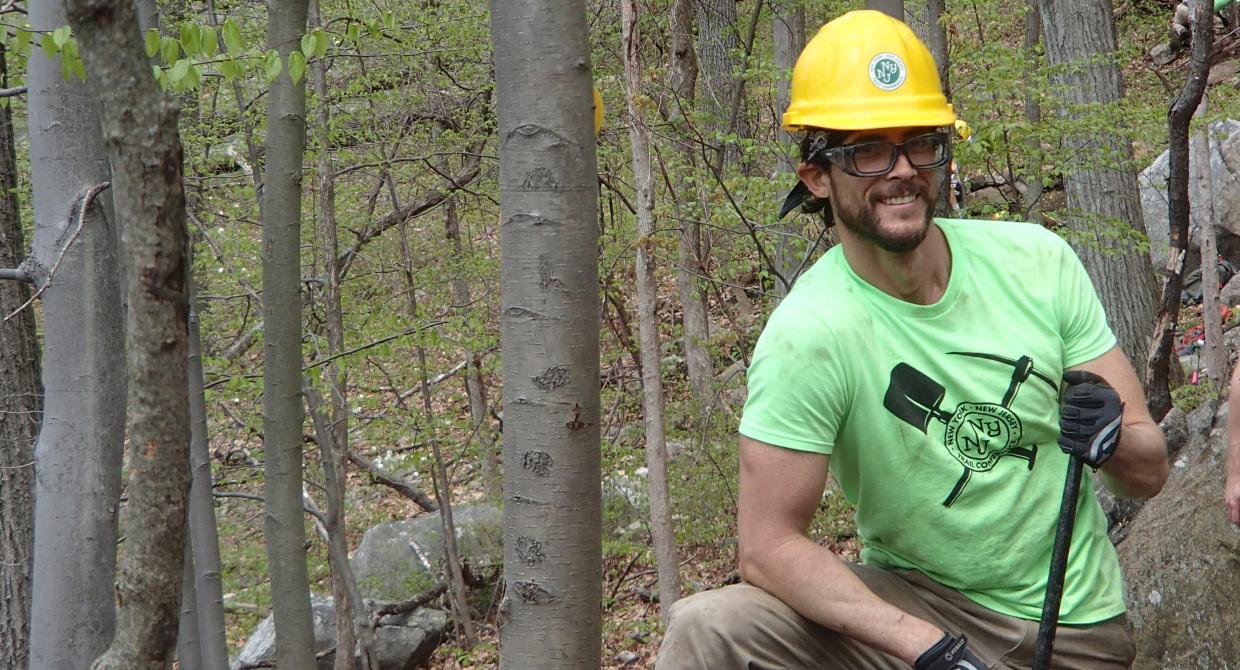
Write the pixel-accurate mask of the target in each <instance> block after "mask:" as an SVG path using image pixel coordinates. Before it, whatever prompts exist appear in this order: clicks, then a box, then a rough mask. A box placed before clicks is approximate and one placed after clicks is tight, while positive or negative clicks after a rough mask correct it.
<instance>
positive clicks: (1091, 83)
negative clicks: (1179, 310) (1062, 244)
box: [1038, 0, 1156, 374]
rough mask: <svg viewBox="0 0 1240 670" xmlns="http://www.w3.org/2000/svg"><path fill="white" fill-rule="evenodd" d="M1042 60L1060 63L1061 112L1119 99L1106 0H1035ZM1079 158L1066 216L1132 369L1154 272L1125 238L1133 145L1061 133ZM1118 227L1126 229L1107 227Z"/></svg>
mask: <svg viewBox="0 0 1240 670" xmlns="http://www.w3.org/2000/svg"><path fill="white" fill-rule="evenodd" d="M1038 10H1039V13H1040V14H1041V18H1042V36H1043V41H1044V43H1045V46H1046V55H1047V60H1048V61H1049V63H1050V65H1051V66H1053V67H1063V68H1065V69H1064V73H1063V74H1062V75H1061V76H1060V78H1059V82H1058V83H1060V84H1061V85H1062V87H1063V90H1064V96H1065V97H1064V99H1063V100H1062V104H1063V112H1062V113H1064V114H1067V115H1072V114H1075V113H1076V112H1075V111H1074V108H1078V107H1080V106H1084V105H1090V104H1099V103H1101V104H1109V103H1115V102H1118V101H1119V100H1120V99H1121V98H1122V97H1123V82H1122V80H1121V78H1120V72H1119V68H1118V67H1117V66H1116V65H1115V63H1114V62H1112V61H1111V60H1110V59H1111V58H1112V57H1113V56H1114V54H1115V51H1116V39H1115V21H1114V19H1113V15H1112V11H1111V3H1110V0H1077V1H1072V2H1069V1H1068V0H1038ZM1068 141H1069V143H1070V145H1071V146H1072V147H1073V148H1074V149H1076V152H1075V153H1076V156H1077V159H1078V160H1079V161H1080V162H1079V163H1078V164H1077V165H1076V166H1075V167H1074V168H1073V169H1072V172H1071V173H1070V174H1069V175H1068V176H1067V177H1066V178H1065V180H1064V181H1065V189H1066V192H1067V200H1068V208H1069V209H1070V210H1071V213H1070V216H1069V221H1070V224H1069V225H1071V226H1072V228H1073V229H1074V231H1075V232H1076V233H1078V235H1079V236H1080V239H1082V240H1084V241H1083V242H1080V243H1078V244H1076V245H1075V247H1076V251H1077V253H1078V254H1079V255H1080V257H1081V260H1082V262H1083V263H1084V264H1085V268H1086V270H1087V271H1088V272H1089V276H1090V279H1092V280H1093V283H1094V287H1095V289H1096V290H1097V291H1098V295H1099V297H1101V298H1102V304H1103V307H1104V308H1105V310H1106V315H1107V321H1108V322H1109V323H1110V325H1111V329H1112V330H1113V331H1115V335H1116V337H1117V338H1118V339H1119V344H1120V346H1121V347H1122V348H1123V350H1124V353H1126V354H1127V355H1128V357H1129V359H1130V360H1132V361H1133V364H1134V366H1135V367H1137V373H1138V374H1141V373H1142V372H1143V370H1142V369H1141V368H1142V367H1143V363H1142V361H1143V360H1144V356H1145V352H1147V351H1148V350H1149V343H1150V336H1149V324H1150V322H1152V321H1153V320H1154V294H1155V291H1156V288H1155V283H1154V270H1153V267H1152V266H1151V265H1150V260H1149V256H1148V255H1147V254H1146V253H1145V252H1143V251H1141V250H1140V249H1139V248H1138V246H1137V245H1135V244H1133V243H1132V242H1131V240H1130V239H1128V236H1129V235H1131V234H1136V235H1140V236H1144V235H1145V224H1144V222H1143V220H1142V218H1141V202H1140V199H1139V196H1138V191H1137V179H1136V174H1135V173H1134V172H1133V170H1132V168H1131V167H1130V166H1129V165H1128V164H1129V163H1131V161H1132V143H1131V142H1130V141H1129V140H1128V139H1127V138H1124V137H1121V136H1120V135H1118V134H1116V133H1112V132H1108V131H1107V129H1106V128H1102V127H1097V126H1095V127H1091V128H1089V130H1088V131H1087V132H1084V133H1081V134H1080V135H1078V136H1076V137H1074V138H1069V139H1068ZM1115 226H1119V227H1121V228H1122V230H1123V231H1124V233H1125V235H1124V236H1123V237H1122V238H1118V239H1117V238H1116V237H1115V236H1114V235H1113V234H1111V233H1109V232H1108V229H1113V228H1114V227H1115Z"/></svg>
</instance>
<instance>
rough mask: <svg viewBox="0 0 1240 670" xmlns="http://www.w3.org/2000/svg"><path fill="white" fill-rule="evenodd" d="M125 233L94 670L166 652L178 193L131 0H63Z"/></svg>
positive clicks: (181, 379) (177, 151) (177, 499)
mask: <svg viewBox="0 0 1240 670" xmlns="http://www.w3.org/2000/svg"><path fill="white" fill-rule="evenodd" d="M69 20H70V22H71V24H72V26H73V28H74V31H75V32H76V33H77V35H78V38H79V40H81V43H82V47H81V48H82V57H83V60H84V61H85V62H86V67H87V68H88V73H89V77H88V79H89V81H90V82H91V88H92V92H93V93H94V96H95V98H96V99H97V100H98V101H99V106H100V113H101V115H100V118H101V121H102V130H103V133H104V137H105V138H107V144H106V146H107V150H108V157H109V160H110V163H111V165H112V194H113V203H114V206H115V212H116V219H117V221H118V222H119V225H120V227H121V228H122V229H123V230H124V231H125V244H124V249H125V253H126V269H125V272H124V275H125V277H126V280H127V282H126V283H127V286H126V292H127V295H128V301H127V303H128V308H127V317H126V338H125V342H126V353H127V367H128V375H129V376H130V377H131V378H133V379H138V380H142V383H140V384H133V385H131V386H130V387H129V427H128V437H129V444H130V450H129V458H128V467H129V484H128V487H127V492H128V497H129V502H128V509H127V515H126V520H125V560H124V563H123V564H122V566H121V571H120V575H119V577H118V579H117V584H116V600H117V612H116V617H117V618H116V624H117V625H116V635H115V637H114V638H113V640H112V644H111V646H110V647H109V648H108V650H107V652H106V653H105V654H103V656H101V657H100V658H99V659H97V660H96V661H95V663H94V664H93V665H92V666H91V667H92V668H94V669H95V670H109V669H113V668H114V669H116V670H121V669H122V668H123V669H125V670H148V669H149V670H164V669H165V668H166V667H167V666H168V665H169V664H170V662H171V660H172V658H173V655H174V654H173V652H174V647H175V645H176V634H177V620H178V616H179V614H180V613H179V611H178V609H179V607H180V599H181V581H182V577H183V575H184V570H185V511H186V498H187V497H188V493H189V452H188V444H189V409H188V396H187V395H186V392H185V390H186V389H187V388H188V376H187V372H186V366H187V365H188V349H187V339H188V319H189V316H188V312H189V302H188V299H187V296H186V283H187V282H186V279H187V276H188V275H187V274H186V270H185V260H186V253H185V247H186V238H187V235H186V229H185V192H184V190H183V183H182V178H181V175H182V165H181V162H182V161H181V138H180V136H179V135H178V133H177V109H176V105H175V104H174V103H173V102H172V100H171V99H170V98H168V97H166V96H165V95H164V94H163V92H162V91H160V90H159V87H158V86H157V84H156V83H155V80H154V79H153V78H152V77H150V76H149V73H150V64H149V62H148V61H147V58H146V54H145V53H143V49H142V35H141V32H140V31H139V30H138V22H137V15H136V14H135V12H134V6H133V3H132V0H111V1H109V0H71V1H70V3H69Z"/></svg>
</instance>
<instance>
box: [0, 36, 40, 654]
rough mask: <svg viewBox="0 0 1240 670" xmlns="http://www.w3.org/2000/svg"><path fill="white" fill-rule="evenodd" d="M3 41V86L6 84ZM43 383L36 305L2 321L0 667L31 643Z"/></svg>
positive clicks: (3, 118)
mask: <svg viewBox="0 0 1240 670" xmlns="http://www.w3.org/2000/svg"><path fill="white" fill-rule="evenodd" d="M6 63H7V57H6V54H5V51H4V48H3V47H2V46H0V88H7V87H8V86H9V78H8V69H7V65H6ZM11 110H12V106H10V105H5V106H4V107H3V108H0V268H17V267H18V266H19V265H20V264H21V263H22V261H23V260H24V259H25V257H26V242H25V239H24V235H23V234H22V220H21V209H20V206H19V204H18V202H17V169H18V168H17V156H16V151H15V147H16V144H15V138H14V136H13V116H12V111H11ZM30 293H31V291H30V287H29V285H27V284H26V283H24V282H18V281H0V319H3V318H4V317H5V316H8V315H9V314H12V313H13V312H14V311H15V310H17V308H18V307H20V306H22V305H24V304H26V301H27V300H29V299H30ZM42 407H43V387H42V386H40V384H39V341H38V338H37V337H36V336H35V323H34V311H33V310H29V309H24V310H21V312H19V313H18V314H17V315H16V316H14V317H13V318H12V319H9V320H8V321H0V445H2V446H0V667H3V668H24V667H26V657H27V654H28V651H29V648H30V572H31V561H30V559H31V555H32V554H33V553H34V444H35V440H36V439H38V436H39V419H40V416H41V412H42Z"/></svg>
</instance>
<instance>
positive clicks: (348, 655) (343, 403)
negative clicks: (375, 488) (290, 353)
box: [310, 0, 377, 670]
mask: <svg viewBox="0 0 1240 670" xmlns="http://www.w3.org/2000/svg"><path fill="white" fill-rule="evenodd" d="M310 24H311V25H312V26H313V27H316V28H319V27H322V25H323V21H322V17H321V16H320V15H319V3H318V2H317V0H315V1H312V2H311V3H310ZM311 70H312V72H313V73H314V91H315V94H316V95H317V96H318V101H317V102H318V109H317V113H318V117H317V120H318V131H319V144H320V145H321V146H320V147H319V160H318V185H319V189H318V191H319V193H318V200H319V212H318V213H319V216H318V237H319V256H320V257H321V258H322V259H323V274H322V277H323V279H324V284H323V316H324V320H323V321H324V323H323V326H324V328H325V330H326V331H327V352H326V353H327V354H328V355H330V356H334V355H336V354H339V353H341V352H343V351H344V310H343V308H342V307H341V304H340V262H339V259H338V257H337V254H338V253H339V252H340V243H339V241H338V239H337V236H336V173H335V169H334V168H333V167H332V160H333V152H332V144H331V117H330V112H329V110H330V109H331V104H330V98H329V95H330V94H329V92H328V89H327V59H324V58H320V59H318V60H317V61H315V63H314V64H313V65H312V66H311ZM323 372H324V377H325V379H326V380H327V383H328V396H329V398H330V402H329V403H328V405H327V407H328V412H329V413H330V417H331V421H330V423H329V427H328V428H327V430H326V434H325V435H323V436H322V437H321V438H320V439H324V438H326V439H329V442H328V443H326V444H320V445H319V448H320V451H321V452H322V458H323V459H324V466H323V469H324V473H326V472H327V471H328V465H329V464H328V461H329V460H330V469H331V471H332V473H333V474H332V476H331V477H327V476H324V485H325V487H326V489H327V492H326V494H327V495H326V497H327V519H328V523H327V524H326V526H327V532H328V535H329V537H330V540H329V545H330V544H331V543H333V542H334V543H340V544H341V545H342V546H341V547H339V548H334V549H332V550H329V552H328V554H329V558H330V560H331V567H332V600H333V602H334V603H335V606H336V658H335V661H334V665H333V668H334V670H354V668H356V667H357V657H356V656H354V655H353V649H354V647H355V646H357V636H358V634H359V633H360V632H361V631H360V630H358V628H357V627H356V625H355V620H356V619H357V614H358V613H361V614H364V613H365V611H366V605H365V603H363V602H361V599H360V598H357V599H355V598H353V595H354V594H353V593H351V591H356V588H353V589H351V588H350V585H349V581H350V580H351V579H352V566H350V565H348V562H349V544H348V529H349V524H348V520H347V518H346V517H345V507H344V501H345V490H346V486H347V484H348V481H349V395H348V393H349V391H348V384H349V379H348V374H347V368H346V367H345V364H344V361H340V360H334V361H332V362H331V363H328V364H327V366H326V367H325V368H324V370H323ZM373 653H374V648H373V645H363V649H362V664H363V666H365V667H366V668H370V660H371V654H373ZM375 670H377V668H376V669H375Z"/></svg>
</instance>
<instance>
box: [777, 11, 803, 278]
mask: <svg viewBox="0 0 1240 670" xmlns="http://www.w3.org/2000/svg"><path fill="white" fill-rule="evenodd" d="M771 34H772V37H773V38H774V49H775V68H776V71H778V72H780V73H781V74H780V75H779V78H778V81H777V83H776V88H775V114H776V125H777V126H778V128H777V129H776V131H775V134H776V137H778V138H779V144H780V146H782V147H783V148H784V151H783V160H782V161H780V164H779V165H778V166H776V170H778V172H779V173H780V174H781V175H783V176H784V178H785V179H786V178H787V177H786V175H792V179H794V180H795V179H796V172H795V170H796V167H797V163H799V162H800V159H799V158H798V157H796V156H795V155H794V154H793V153H791V152H793V151H795V148H796V145H797V138H796V137H795V136H793V134H792V133H790V132H788V131H786V130H784V129H783V127H782V124H781V123H780V118H782V115H783V113H784V110H786V109H788V105H790V104H791V103H792V79H791V78H792V68H793V67H794V66H795V65H796V62H797V56H799V55H801V50H802V49H804V48H805V8H803V7H801V6H797V7H795V8H793V9H791V10H787V11H784V12H780V11H778V10H776V11H775V13H774V14H773V15H772V16H771ZM792 183H794V184H795V183H796V182H795V181H793V182H792ZM785 221H786V223H781V224H779V234H778V236H777V237H776V238H775V267H776V270H777V271H778V272H779V274H780V276H782V277H784V278H785V279H786V280H787V283H785V282H782V281H779V280H776V281H775V295H776V296H777V297H778V298H780V299H783V297H784V296H786V295H787V294H788V289H789V286H790V285H791V284H792V282H794V281H796V277H794V276H793V274H794V273H795V272H796V269H797V266H798V265H799V264H800V260H799V259H798V258H797V247H798V246H799V245H794V244H793V241H794V240H795V239H797V237H799V232H800V226H798V225H796V223H795V221H796V217H795V216H794V217H793V218H792V219H786V220H785Z"/></svg>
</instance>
